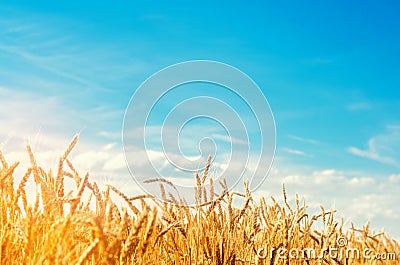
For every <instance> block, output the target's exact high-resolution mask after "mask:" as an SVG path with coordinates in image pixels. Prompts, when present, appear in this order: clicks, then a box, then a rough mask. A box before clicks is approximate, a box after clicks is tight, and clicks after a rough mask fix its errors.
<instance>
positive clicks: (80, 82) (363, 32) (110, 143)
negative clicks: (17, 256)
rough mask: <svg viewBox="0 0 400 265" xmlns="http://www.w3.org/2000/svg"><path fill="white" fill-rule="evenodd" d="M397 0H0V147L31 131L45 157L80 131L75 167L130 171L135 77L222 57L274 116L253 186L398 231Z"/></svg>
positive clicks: (19, 150)
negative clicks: (127, 116)
mask: <svg viewBox="0 0 400 265" xmlns="http://www.w3.org/2000/svg"><path fill="white" fill-rule="evenodd" d="M399 9H400V4H399V3H397V1H385V2H384V3H378V2H373V1H351V2H345V1H331V2H326V1H325V2H321V1H311V2H308V4H307V5H305V4H302V3H274V2H270V3H260V2H255V3H251V4H249V3H244V2H239V1H220V2H218V3H215V2H213V1H202V2H201V3H189V2H188V1H178V2H174V3H171V2H159V3H157V2H148V1H141V2H140V3H133V2H132V1H126V2H121V1H120V2H114V3H111V2H105V1H96V2H91V1H76V2H75V1H67V2H63V3H55V2H51V1H34V2H32V1H2V3H1V4H0V122H1V130H0V144H1V146H0V147H2V148H3V149H4V150H5V152H6V153H7V152H8V153H9V154H10V156H11V157H15V158H19V156H18V155H21V156H22V154H23V147H24V143H26V142H31V143H33V144H35V146H36V150H37V152H38V153H40V152H42V153H43V154H44V155H43V157H48V158H50V157H51V155H50V154H52V153H46V152H50V151H49V150H54V151H56V150H58V149H60V150H61V149H62V148H63V147H64V146H65V145H66V144H67V143H68V141H69V140H70V139H71V137H72V136H73V135H74V134H75V133H77V132H81V141H80V146H79V147H78V149H79V150H78V151H77V153H76V154H75V156H76V157H75V160H76V162H77V163H78V164H79V163H80V165H81V168H82V170H86V169H90V170H91V171H92V172H94V174H92V175H93V177H94V178H96V176H97V177H99V176H100V175H101V177H104V178H109V175H111V176H114V177H110V178H116V177H115V176H116V175H118V176H125V174H126V173H127V172H126V171H127V170H126V167H124V165H123V163H121V127H122V121H123V115H124V111H125V108H126V107H127V105H128V103H129V100H130V97H131V96H132V94H133V92H134V91H135V89H136V88H137V87H138V86H139V85H140V84H141V83H142V82H143V81H144V80H145V79H146V78H148V77H149V76H150V75H152V74H153V73H155V72H156V71H158V70H160V69H162V68H164V67H167V66H169V65H171V64H175V63H179V62H182V61H187V60H196V59H208V60H215V61H221V62H224V63H227V64H230V65H233V66H235V67H237V68H239V69H240V70H242V71H243V72H245V73H246V74H248V75H249V76H250V77H251V78H252V79H253V80H254V81H255V82H256V83H257V84H258V86H259V87H260V88H261V89H262V91H263V93H264V95H265V96H266V98H267V99H268V101H269V104H270V106H271V109H272V111H273V114H274V117H275V122H276V130H277V150H276V159H275V162H274V166H273V168H272V170H271V177H270V179H269V180H267V181H266V184H265V186H264V187H263V188H261V189H260V191H259V192H260V193H263V192H265V193H267V194H269V193H272V194H279V185H280V184H281V183H282V182H285V183H287V187H288V190H289V192H291V193H293V194H294V193H299V194H300V195H304V196H305V197H306V199H307V200H309V201H310V204H313V203H325V204H327V205H328V206H330V205H332V204H335V205H336V207H337V208H339V207H343V208H345V209H343V212H344V214H346V216H348V217H349V218H351V219H353V220H356V221H359V222H362V220H366V219H368V218H369V219H371V220H372V221H373V222H374V223H375V225H376V227H378V228H380V227H382V226H385V227H386V228H387V230H389V231H390V232H392V233H393V234H396V235H397V236H400V231H399V229H398V228H396V225H395V224H396V223H398V222H399V221H400V215H399V214H398V212H399V210H400V209H399V208H398V206H396V204H397V202H398V200H399V199H400V197H399V195H398V191H399V188H400V166H399V165H400V163H399V162H400V151H399V150H400V115H399V113H400V89H399V88H400V75H399V74H398V73H399V72H400V69H399V68H400V64H399V61H398V60H399V58H400V54H399V53H400V51H399V48H398V47H400V19H399V18H398V13H399V11H400V10H399ZM203 129H204V131H205V132H208V131H207V128H203ZM185 148H190V147H187V146H185ZM196 148H197V146H196ZM46 154H48V156H46ZM154 155H155V157H158V158H159V159H160V161H159V163H160V165H163V162H162V161H161V159H162V158H161V157H159V156H158V154H157V153H154ZM89 160H90V161H91V162H90V163H89V162H88V161H89ZM96 174H97V175H96ZM103 175H104V176H103ZM101 177H99V178H101ZM126 181H128V180H126ZM304 182H307V183H308V187H305V186H304V185H303V184H304ZM338 182H341V184H338ZM360 183H361V184H360ZM322 185H324V188H323V187H322ZM341 185H346V187H344V186H341ZM351 185H355V186H351ZM327 186H328V187H329V188H327ZM349 186H351V187H352V188H349ZM276 187H277V188H276ZM349 201H351V202H352V203H351V204H352V205H353V206H348V205H349V203H348V202H349ZM352 207H353V208H352ZM354 207H355V208H354ZM371 207H374V209H373V210H371V209H370V208H371ZM367 211H368V212H369V214H366V212H367ZM396 212H397V214H396ZM349 215H351V216H349ZM379 216H380V217H379Z"/></svg>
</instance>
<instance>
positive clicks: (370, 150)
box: [347, 125, 400, 167]
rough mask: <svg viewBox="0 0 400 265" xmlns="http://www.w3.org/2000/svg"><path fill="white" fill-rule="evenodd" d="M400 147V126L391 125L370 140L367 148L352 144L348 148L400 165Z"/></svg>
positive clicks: (368, 156)
mask: <svg viewBox="0 0 400 265" xmlns="http://www.w3.org/2000/svg"><path fill="white" fill-rule="evenodd" d="M399 148H400V126H399V125H389V126H387V127H386V130H385V132H383V133H382V134H379V135H376V136H374V137H372V138H370V139H369V140H368V143H367V148H366V149H360V148H357V147H354V146H350V147H348V149H347V150H348V152H349V153H351V154H353V155H356V156H360V157H365V158H368V159H371V160H375V161H377V162H380V163H384V164H389V165H393V166H396V167H399V163H398V162H399V159H400V152H399Z"/></svg>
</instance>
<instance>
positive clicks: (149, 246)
mask: <svg viewBox="0 0 400 265" xmlns="http://www.w3.org/2000/svg"><path fill="white" fill-rule="evenodd" d="M77 140H78V137H75V138H74V139H73V141H72V142H71V144H70V145H69V147H68V148H67V150H66V151H65V153H64V154H63V155H62V156H61V158H60V159H59V163H58V168H57V172H56V173H55V174H54V173H53V172H52V171H49V172H46V171H45V170H44V169H43V168H41V167H40V166H39V165H37V163H36V160H35V157H34V154H33V152H32V150H31V148H30V147H29V146H27V152H28V155H29V158H30V162H31V163H30V167H29V168H28V169H27V170H26V173H25V175H24V176H23V177H22V180H21V181H20V183H18V184H15V183H14V176H13V173H14V170H15V168H16V167H17V166H18V163H14V164H11V165H10V164H8V163H7V162H6V159H5V158H4V157H3V155H2V153H1V152H0V163H1V169H0V185H1V186H0V192H1V201H0V203H1V204H0V211H1V217H0V218H1V219H0V242H1V248H0V264H32V265H33V264H35V265H36V264H49V265H50V264H51V265H53V264H55V265H58V264H295V265H296V264H340V265H345V264H398V260H393V261H387V260H386V261H379V260H369V259H366V258H365V257H362V256H361V257H360V258H358V257H347V258H346V257H331V256H329V255H322V256H321V257H312V256H310V255H305V256H304V257H302V258H300V259H289V258H286V259H285V258H281V257H280V254H279V249H282V248H284V249H287V250H288V249H292V248H298V249H305V248H313V249H315V250H316V251H317V253H319V252H318V251H322V252H323V250H324V249H326V248H327V247H338V239H342V240H347V245H346V246H344V247H343V248H344V249H347V248H348V249H350V248H359V249H363V248H366V247H368V248H369V249H371V251H373V252H374V253H395V254H396V258H397V259H398V256H399V254H400V253H399V250H400V246H399V244H398V242H396V241H395V240H393V239H391V238H390V237H388V236H387V235H386V234H384V233H377V234H374V233H373V232H371V231H370V229H369V227H368V224H367V225H365V226H364V227H363V228H362V229H356V228H354V227H352V228H351V229H348V230H346V231H345V229H344V228H343V219H342V220H339V221H338V220H335V218H334V212H335V211H333V210H329V211H325V210H324V208H322V207H321V213H320V214H317V215H313V216H309V215H308V214H307V212H306V206H305V205H304V203H300V201H299V199H298V196H296V203H295V205H294V206H293V207H291V206H290V204H289V203H288V202H287V199H286V192H285V189H284V187H283V197H284V205H280V204H278V203H277V202H276V201H275V199H274V198H272V197H271V201H272V203H270V204H267V203H266V201H265V199H264V198H262V199H261V200H260V201H259V202H257V201H255V200H254V199H253V197H252V195H251V193H250V192H249V190H248V186H247V185H248V184H247V182H245V183H244V185H245V190H246V193H245V194H240V193H236V192H230V191H228V188H227V186H226V183H225V182H223V181H222V182H220V183H218V185H221V187H222V188H223V190H224V192H222V193H221V194H214V185H216V183H213V180H212V179H211V178H208V169H209V167H210V160H209V161H208V163H207V166H206V168H205V171H204V173H203V175H202V176H199V175H198V174H196V176H195V179H196V180H195V181H196V184H197V187H196V189H195V191H196V192H195V196H196V202H197V204H196V205H195V206H191V207H186V206H184V205H183V204H184V201H183V200H182V199H180V198H175V197H174V196H173V195H172V194H171V193H168V194H166V192H165V189H164V185H169V186H172V187H174V186H173V183H171V182H169V181H167V180H165V179H162V178H160V179H150V180H148V182H158V183H159V185H160V189H161V193H162V196H163V199H164V201H165V202H164V203H162V202H161V203H160V202H159V201H157V200H156V199H155V198H154V197H153V196H151V195H146V194H145V195H137V196H133V197H129V196H127V195H126V194H124V193H122V192H121V191H119V190H118V189H116V188H115V187H113V186H111V185H108V186H107V187H106V189H105V190H104V191H100V190H99V187H98V185H97V184H96V183H95V182H91V181H90V180H89V175H88V174H86V175H84V176H83V177H82V176H81V175H80V174H78V171H77V170H76V169H75V168H74V167H73V165H72V163H71V161H70V160H69V159H68V156H69V154H70V152H71V150H72V149H73V148H74V146H75V145H76V143H77ZM30 178H33V180H34V183H35V184H36V188H37V189H36V197H35V199H34V200H33V201H30V200H28V198H27V192H26V188H25V186H26V183H27V181H28V180H29V179H30ZM66 179H71V180H72V181H74V182H75V186H76V188H75V190H74V191H73V192H72V193H71V192H68V193H67V194H66V190H65V181H66ZM206 181H209V183H210V189H209V190H208V191H206V190H205V188H204V186H205V183H206ZM84 193H89V196H88V198H86V199H84V198H85V196H83V194H84ZM110 193H115V195H117V196H119V197H121V198H122V199H123V200H124V201H125V203H126V205H125V206H124V207H123V206H121V205H117V204H116V203H115V202H114V201H113V200H112V197H111V194H110ZM234 197H235V198H236V197H237V198H236V199H239V200H243V204H242V205H243V206H242V207H239V208H237V207H235V206H234V205H233V204H232V201H233V199H234ZM166 201H170V202H173V203H167V202H166ZM91 204H93V205H95V207H94V206H91ZM139 205H140V206H139ZM316 222H320V224H321V226H320V227H322V228H321V229H319V230H316V229H314V228H313V224H315V223H316ZM266 246H268V247H269V249H270V250H271V251H269V253H268V254H270V255H265V256H261V255H260V254H261V252H260V249H264V250H265V247H266ZM264 252H266V250H265V251H263V253H264Z"/></svg>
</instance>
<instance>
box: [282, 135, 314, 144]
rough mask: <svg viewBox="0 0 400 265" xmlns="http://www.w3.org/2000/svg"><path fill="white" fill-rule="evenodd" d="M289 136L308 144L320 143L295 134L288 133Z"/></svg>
mask: <svg viewBox="0 0 400 265" xmlns="http://www.w3.org/2000/svg"><path fill="white" fill-rule="evenodd" d="M289 138H291V139H293V140H296V141H300V142H305V143H309V144H320V142H318V141H317V140H314V139H310V138H303V137H300V136H296V135H289Z"/></svg>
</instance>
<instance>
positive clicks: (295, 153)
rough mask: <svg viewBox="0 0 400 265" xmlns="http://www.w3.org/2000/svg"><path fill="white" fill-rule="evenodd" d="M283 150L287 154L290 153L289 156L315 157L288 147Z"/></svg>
mask: <svg viewBox="0 0 400 265" xmlns="http://www.w3.org/2000/svg"><path fill="white" fill-rule="evenodd" d="M282 150H283V151H285V152H287V153H289V154H294V155H299V156H307V157H313V155H310V154H307V153H306V152H304V151H301V150H296V149H291V148H287V147H284V148H282Z"/></svg>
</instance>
